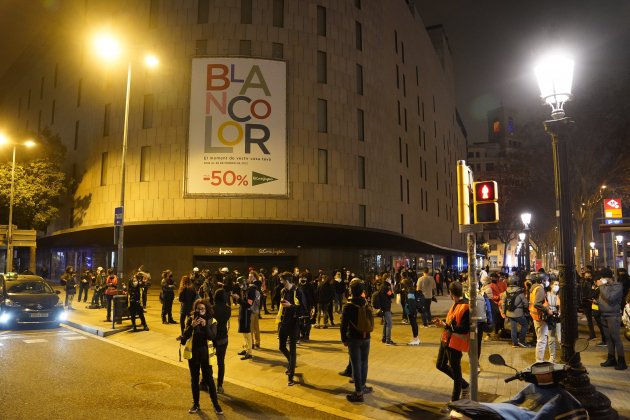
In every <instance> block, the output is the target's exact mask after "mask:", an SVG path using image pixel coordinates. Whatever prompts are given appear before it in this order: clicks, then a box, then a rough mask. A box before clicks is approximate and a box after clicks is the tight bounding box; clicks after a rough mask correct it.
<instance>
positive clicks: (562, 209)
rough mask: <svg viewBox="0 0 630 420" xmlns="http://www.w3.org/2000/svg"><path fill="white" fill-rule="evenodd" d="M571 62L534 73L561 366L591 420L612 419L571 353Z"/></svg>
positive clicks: (574, 332)
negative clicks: (546, 167) (553, 247)
mask: <svg viewBox="0 0 630 420" xmlns="http://www.w3.org/2000/svg"><path fill="white" fill-rule="evenodd" d="M573 66H574V63H573V60H572V59H571V58H569V57H567V56H564V55H560V54H556V55H548V56H546V57H544V58H543V59H542V60H540V62H539V63H538V65H537V66H536V68H535V70H534V71H535V73H536V78H537V79H538V85H539V87H540V96H541V98H542V99H543V101H544V102H545V103H547V104H548V105H549V106H551V118H552V119H551V120H548V121H545V122H544V126H545V131H547V133H549V135H550V136H551V145H552V150H553V167H554V178H555V186H556V215H557V217H558V227H559V247H558V253H557V255H558V272H559V280H560V302H561V305H560V307H561V313H562V319H561V325H562V361H563V362H565V363H567V364H569V365H570V369H569V374H568V376H567V379H566V381H565V386H566V388H567V389H568V390H569V391H570V392H571V393H572V394H573V395H574V396H575V397H576V398H577V399H578V400H579V401H580V403H582V405H583V406H584V407H585V408H586V409H587V410H588V412H589V415H590V417H591V418H602V419H604V418H605V419H613V418H617V417H618V415H617V412H616V411H615V410H613V409H612V407H611V405H610V399H609V398H608V397H606V396H605V395H604V394H602V393H601V392H598V391H597V390H596V389H595V387H594V386H593V385H591V383H590V379H589V377H588V372H587V371H586V369H585V368H584V366H583V365H582V362H581V359H580V354H579V353H575V340H576V339H577V337H578V324H577V305H576V282H575V274H576V273H575V259H574V254H573V247H574V243H573V226H572V217H571V216H572V214H571V189H570V184H569V182H568V181H569V167H568V163H567V139H568V130H569V127H570V125H571V124H572V121H571V120H570V119H569V118H567V117H565V112H564V103H565V102H566V101H568V100H569V99H571V85H572V83H573Z"/></svg>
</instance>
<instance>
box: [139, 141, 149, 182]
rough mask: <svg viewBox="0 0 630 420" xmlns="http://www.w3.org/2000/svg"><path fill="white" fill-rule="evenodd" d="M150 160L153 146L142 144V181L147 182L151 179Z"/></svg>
mask: <svg viewBox="0 0 630 420" xmlns="http://www.w3.org/2000/svg"><path fill="white" fill-rule="evenodd" d="M150 162H151V146H142V147H141V148H140V182H146V181H149V180H150V175H149V169H150V166H149V165H150Z"/></svg>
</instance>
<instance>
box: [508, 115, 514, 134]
mask: <svg viewBox="0 0 630 420" xmlns="http://www.w3.org/2000/svg"><path fill="white" fill-rule="evenodd" d="M508 133H510V134H514V120H513V119H512V117H509V118H508Z"/></svg>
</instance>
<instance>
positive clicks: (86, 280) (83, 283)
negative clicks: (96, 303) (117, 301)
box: [77, 268, 92, 302]
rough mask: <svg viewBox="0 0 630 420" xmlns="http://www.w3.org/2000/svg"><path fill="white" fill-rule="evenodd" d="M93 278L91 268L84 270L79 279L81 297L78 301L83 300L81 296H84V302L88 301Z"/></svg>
mask: <svg viewBox="0 0 630 420" xmlns="http://www.w3.org/2000/svg"><path fill="white" fill-rule="evenodd" d="M91 280H92V276H91V274H90V270H88V269H87V268H86V269H85V270H83V273H82V274H81V278H80V279H79V297H78V298H77V302H81V297H83V302H87V298H88V292H89V291H90V283H91Z"/></svg>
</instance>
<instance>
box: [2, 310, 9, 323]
mask: <svg viewBox="0 0 630 420" xmlns="http://www.w3.org/2000/svg"><path fill="white" fill-rule="evenodd" d="M10 320H11V314H10V313H8V312H4V313H2V314H0V324H6V323H7V322H9V321H10Z"/></svg>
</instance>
